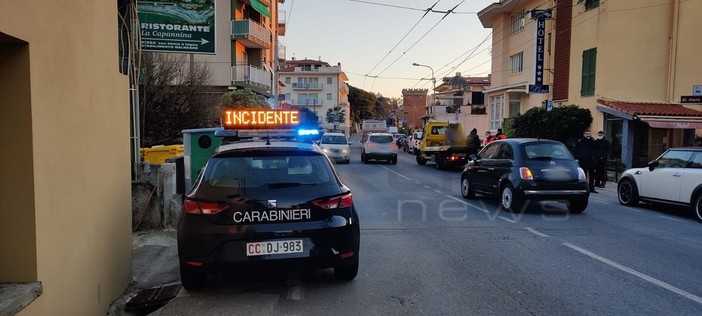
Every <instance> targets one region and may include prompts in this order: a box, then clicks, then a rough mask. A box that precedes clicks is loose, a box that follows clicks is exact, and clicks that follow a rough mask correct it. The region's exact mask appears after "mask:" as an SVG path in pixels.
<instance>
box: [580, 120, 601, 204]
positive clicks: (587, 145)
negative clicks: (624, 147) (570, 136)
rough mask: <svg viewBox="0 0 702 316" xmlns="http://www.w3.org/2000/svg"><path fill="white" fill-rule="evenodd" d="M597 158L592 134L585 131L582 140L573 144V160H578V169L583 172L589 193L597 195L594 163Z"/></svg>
mask: <svg viewBox="0 0 702 316" xmlns="http://www.w3.org/2000/svg"><path fill="white" fill-rule="evenodd" d="M596 157H597V143H595V140H594V139H593V138H592V133H591V132H590V130H586V131H585V133H584V136H583V138H581V139H580V140H578V142H577V143H575V159H577V160H578V164H580V168H582V169H583V170H584V171H585V175H587V179H588V181H589V184H590V192H592V193H598V192H597V191H595V177H596V175H595V161H596Z"/></svg>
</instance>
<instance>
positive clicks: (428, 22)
mask: <svg viewBox="0 0 702 316" xmlns="http://www.w3.org/2000/svg"><path fill="white" fill-rule="evenodd" d="M437 2H438V3H437ZM494 2H499V1H498V0H285V3H282V4H279V5H278V8H279V10H285V11H286V12H285V15H286V34H285V36H281V37H280V43H281V44H282V45H284V46H285V47H286V55H287V56H286V58H287V59H288V60H290V59H292V57H295V58H296V59H305V58H307V59H320V58H321V60H322V61H325V62H328V63H329V64H330V65H332V66H335V65H336V64H337V63H341V69H342V70H343V71H344V72H345V73H346V75H347V76H348V78H349V81H348V84H350V85H352V86H354V87H357V88H361V89H363V90H365V91H368V92H372V93H380V94H382V95H383V96H384V97H388V98H399V97H402V89H408V88H415V89H417V88H422V89H429V91H431V89H432V82H431V78H432V71H431V70H430V69H429V68H427V67H416V66H412V64H413V63H418V64H423V65H427V66H429V67H432V68H433V70H434V77H435V78H437V85H439V84H440V83H441V78H442V77H449V76H454V75H455V73H456V72H460V73H461V75H462V76H464V77H468V76H486V75H487V74H489V73H490V59H491V57H490V46H491V43H492V38H491V37H490V34H491V33H492V30H491V29H486V28H483V26H482V24H481V23H480V20H478V15H477V12H479V11H480V10H482V9H484V8H486V7H487V6H489V5H490V4H492V3H494ZM435 3H437V4H436V5H435V6H434V10H436V11H448V10H450V9H452V8H453V7H455V6H456V5H458V7H456V8H455V9H454V12H455V13H451V14H448V15H446V14H444V13H436V12H429V13H427V14H426V16H424V18H422V16H423V15H424V14H425V13H426V11H423V10H426V9H427V8H429V7H431V6H432V5H434V4H435ZM281 14H282V13H281ZM444 16H445V17H444ZM442 18H443V20H442ZM403 37H404V39H403ZM422 79H423V80H422ZM430 93H431V92H430Z"/></svg>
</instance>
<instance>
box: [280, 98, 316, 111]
mask: <svg viewBox="0 0 702 316" xmlns="http://www.w3.org/2000/svg"><path fill="white" fill-rule="evenodd" d="M285 102H288V103H290V104H292V105H296V106H304V107H308V108H310V109H313V108H317V107H320V106H324V100H323V99H290V100H285Z"/></svg>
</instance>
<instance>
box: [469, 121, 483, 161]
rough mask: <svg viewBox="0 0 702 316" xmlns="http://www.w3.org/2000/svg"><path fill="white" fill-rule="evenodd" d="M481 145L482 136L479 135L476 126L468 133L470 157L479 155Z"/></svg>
mask: <svg viewBox="0 0 702 316" xmlns="http://www.w3.org/2000/svg"><path fill="white" fill-rule="evenodd" d="M480 145H481V140H480V136H478V130H477V129H475V128H474V129H472V130H471V131H470V133H469V134H468V157H470V155H477V154H478V151H480Z"/></svg>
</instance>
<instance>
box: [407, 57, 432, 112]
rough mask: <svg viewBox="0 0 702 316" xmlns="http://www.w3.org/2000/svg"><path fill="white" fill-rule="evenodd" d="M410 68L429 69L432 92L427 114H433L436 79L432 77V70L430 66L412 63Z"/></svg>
mask: <svg viewBox="0 0 702 316" xmlns="http://www.w3.org/2000/svg"><path fill="white" fill-rule="evenodd" d="M412 66H417V67H427V68H429V69H431V83H432V85H433V87H432V90H431V105H429V114H431V113H432V112H433V110H432V109H433V107H434V102H436V77H434V68H431V67H430V66H427V65H422V64H418V63H412Z"/></svg>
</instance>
